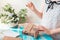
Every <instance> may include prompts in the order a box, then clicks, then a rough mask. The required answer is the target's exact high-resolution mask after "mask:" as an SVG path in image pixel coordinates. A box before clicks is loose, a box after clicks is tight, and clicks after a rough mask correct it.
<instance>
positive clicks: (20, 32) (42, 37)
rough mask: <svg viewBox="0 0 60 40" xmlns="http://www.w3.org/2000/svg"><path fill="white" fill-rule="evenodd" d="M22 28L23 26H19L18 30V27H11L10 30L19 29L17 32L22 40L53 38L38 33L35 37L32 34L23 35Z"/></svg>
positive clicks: (50, 39)
mask: <svg viewBox="0 0 60 40" xmlns="http://www.w3.org/2000/svg"><path fill="white" fill-rule="evenodd" d="M13 29H16V30H13ZM23 29H24V28H23V26H21V27H20V29H19V30H18V28H12V31H14V32H18V31H19V34H20V36H19V37H20V38H22V39H23V40H53V38H52V37H51V36H50V35H47V34H43V35H42V36H40V35H39V36H38V37H37V38H34V37H33V36H29V35H25V34H23V33H22V31H23Z"/></svg>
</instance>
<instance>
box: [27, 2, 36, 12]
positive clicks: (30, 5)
mask: <svg viewBox="0 0 60 40" xmlns="http://www.w3.org/2000/svg"><path fill="white" fill-rule="evenodd" d="M26 6H27V7H28V8H29V9H31V10H32V11H34V10H35V6H34V4H33V3H32V2H29V3H28V4H27V5H26Z"/></svg>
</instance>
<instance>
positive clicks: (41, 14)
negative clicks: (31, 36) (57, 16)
mask: <svg viewBox="0 0 60 40" xmlns="http://www.w3.org/2000/svg"><path fill="white" fill-rule="evenodd" d="M33 11H34V12H35V13H36V14H37V15H38V16H39V17H40V18H42V16H43V12H39V11H38V10H37V9H35V10H33Z"/></svg>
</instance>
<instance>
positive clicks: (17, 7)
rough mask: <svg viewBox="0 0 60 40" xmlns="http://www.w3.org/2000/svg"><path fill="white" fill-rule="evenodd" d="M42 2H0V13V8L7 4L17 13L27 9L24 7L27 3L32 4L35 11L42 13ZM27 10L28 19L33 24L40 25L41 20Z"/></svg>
mask: <svg viewBox="0 0 60 40" xmlns="http://www.w3.org/2000/svg"><path fill="white" fill-rule="evenodd" d="M42 1H43V0H0V13H1V12H3V10H2V7H3V6H4V5H6V4H7V3H9V4H11V5H12V7H13V8H14V9H15V11H16V12H18V11H19V10H20V9H21V8H27V7H26V6H25V5H26V4H27V3H28V2H33V3H34V5H35V7H36V8H37V10H39V11H42V7H41V6H40V5H42V4H41V3H43V2H42ZM27 9H28V13H27V15H28V17H29V19H30V20H31V21H32V22H33V23H38V24H40V21H41V19H40V18H39V17H38V16H37V15H36V14H35V13H34V12H32V11H31V10H30V9H29V8H27Z"/></svg>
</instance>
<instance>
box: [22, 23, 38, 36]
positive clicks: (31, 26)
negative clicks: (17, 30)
mask: <svg viewBox="0 0 60 40" xmlns="http://www.w3.org/2000/svg"><path fill="white" fill-rule="evenodd" d="M36 27H37V26H36V25H34V24H28V25H27V27H25V28H24V30H23V33H24V34H27V35H31V36H34V37H37V36H38V34H39V32H38V30H37V28H36Z"/></svg>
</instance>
